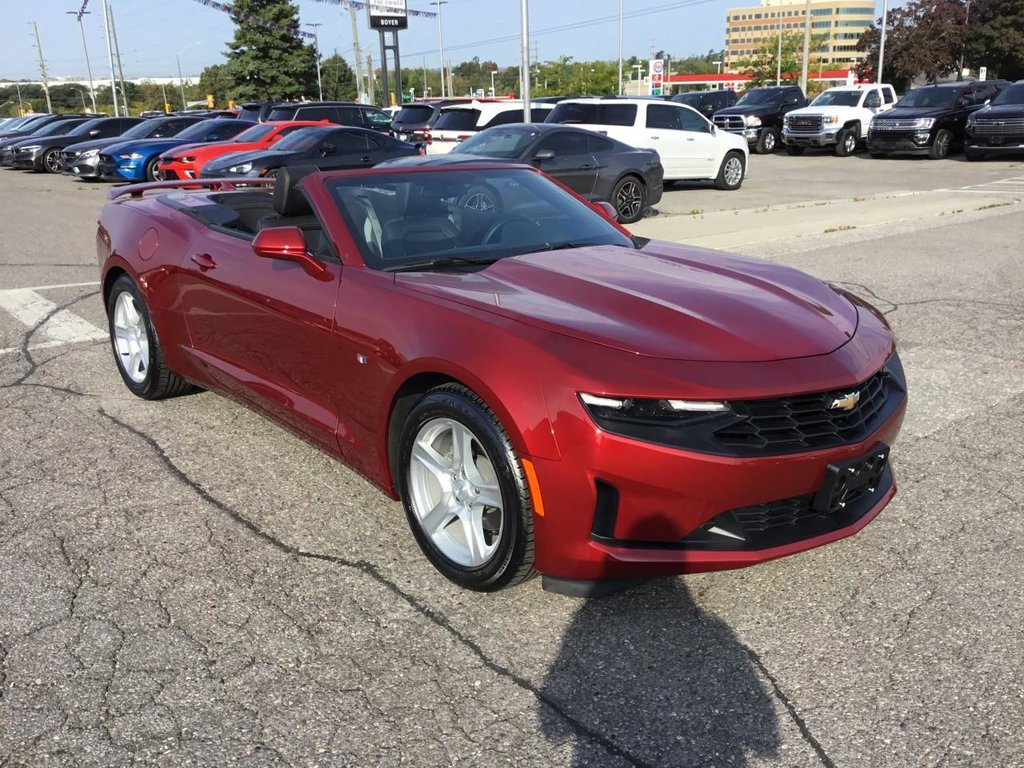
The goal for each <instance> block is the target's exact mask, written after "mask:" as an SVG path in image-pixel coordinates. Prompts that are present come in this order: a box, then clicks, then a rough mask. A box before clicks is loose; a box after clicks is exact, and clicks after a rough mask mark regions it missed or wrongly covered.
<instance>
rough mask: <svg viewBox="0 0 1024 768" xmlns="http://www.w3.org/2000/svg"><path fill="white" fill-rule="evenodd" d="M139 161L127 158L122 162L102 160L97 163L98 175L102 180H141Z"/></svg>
mask: <svg viewBox="0 0 1024 768" xmlns="http://www.w3.org/2000/svg"><path fill="white" fill-rule="evenodd" d="M139 162H141V161H138V162H137V161H135V160H128V161H125V162H124V163H118V162H103V161H102V160H100V161H99V162H98V163H97V170H98V172H99V173H98V176H99V178H101V179H102V180H103V181H143V180H144V179H142V178H141V176H142V166H141V165H139Z"/></svg>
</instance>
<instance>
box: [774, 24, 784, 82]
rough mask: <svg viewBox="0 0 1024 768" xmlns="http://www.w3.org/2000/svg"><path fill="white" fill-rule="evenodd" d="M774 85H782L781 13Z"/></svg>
mask: <svg viewBox="0 0 1024 768" xmlns="http://www.w3.org/2000/svg"><path fill="white" fill-rule="evenodd" d="M775 85H782V13H781V12H779V49H778V51H777V52H776V54H775Z"/></svg>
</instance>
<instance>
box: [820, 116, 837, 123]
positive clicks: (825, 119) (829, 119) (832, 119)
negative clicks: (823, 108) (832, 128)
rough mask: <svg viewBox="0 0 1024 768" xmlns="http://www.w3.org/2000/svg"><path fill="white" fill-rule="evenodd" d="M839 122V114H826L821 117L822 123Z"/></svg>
mask: <svg viewBox="0 0 1024 768" xmlns="http://www.w3.org/2000/svg"><path fill="white" fill-rule="evenodd" d="M838 122H839V115H825V116H824V117H823V118H821V124H822V125H835V124H837V123H838Z"/></svg>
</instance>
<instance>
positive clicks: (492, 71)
mask: <svg viewBox="0 0 1024 768" xmlns="http://www.w3.org/2000/svg"><path fill="white" fill-rule="evenodd" d="M496 97H497V94H496V93H495V92H494V70H493V69H492V70H491V98H492V99H493V98H496Z"/></svg>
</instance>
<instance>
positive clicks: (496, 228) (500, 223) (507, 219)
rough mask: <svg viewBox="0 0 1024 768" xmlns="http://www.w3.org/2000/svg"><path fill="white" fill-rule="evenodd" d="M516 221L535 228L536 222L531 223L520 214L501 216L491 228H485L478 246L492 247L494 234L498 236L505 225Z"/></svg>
mask: <svg viewBox="0 0 1024 768" xmlns="http://www.w3.org/2000/svg"><path fill="white" fill-rule="evenodd" d="M517 221H521V222H523V223H525V224H530V225H532V226H535V227H536V226H537V222H536V221H532V220H530V219H528V218H526V217H525V216H523V215H522V214H519V213H510V214H509V215H508V216H502V217H501V218H500V219H498V220H497V221H496V222H494V223H493V224H491V226H489V227H488V228H487V231H486V232H485V233H484V236H483V239H482V240H481V241H480V244H481V245H492V243H491V239H492V238H493V237H494V236H495V235H496V234H498V233H499V232H500V231H501V230H502V229H503V228H504V227H505V225H506V224H512V223H514V222H517Z"/></svg>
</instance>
